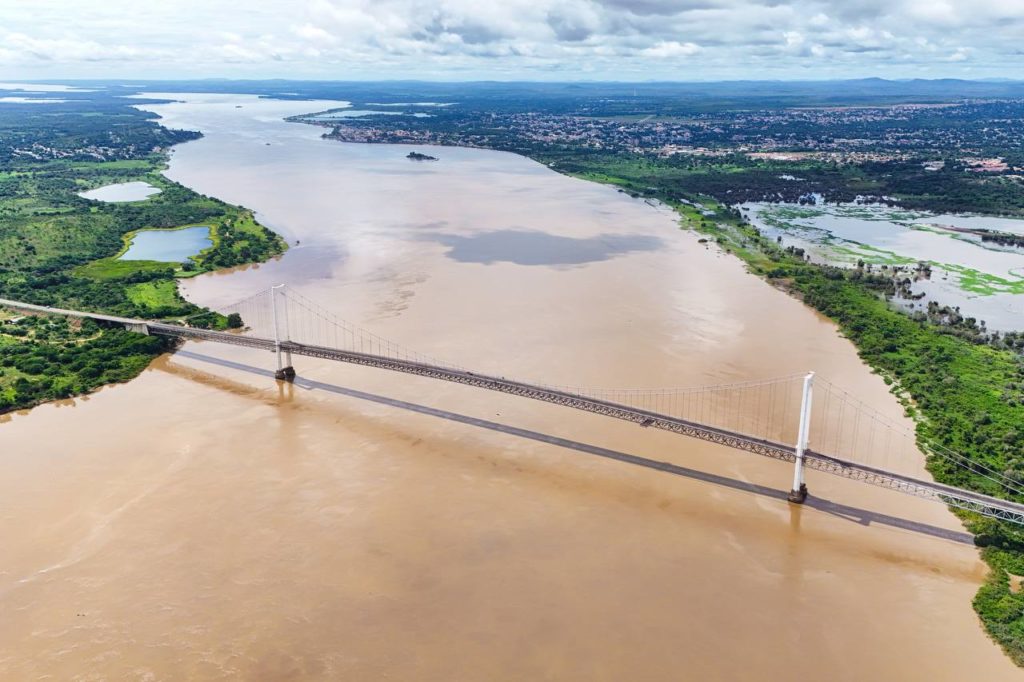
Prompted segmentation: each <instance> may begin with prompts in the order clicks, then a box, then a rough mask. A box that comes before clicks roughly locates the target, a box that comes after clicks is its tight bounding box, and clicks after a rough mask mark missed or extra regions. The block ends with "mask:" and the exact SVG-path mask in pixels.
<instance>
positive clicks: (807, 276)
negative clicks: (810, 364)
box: [556, 167, 1024, 666]
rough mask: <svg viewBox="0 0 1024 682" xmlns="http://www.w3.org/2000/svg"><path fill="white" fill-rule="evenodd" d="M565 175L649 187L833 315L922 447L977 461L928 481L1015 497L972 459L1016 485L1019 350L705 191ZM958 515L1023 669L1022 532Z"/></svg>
mask: <svg viewBox="0 0 1024 682" xmlns="http://www.w3.org/2000/svg"><path fill="white" fill-rule="evenodd" d="M556 170H557V167H556ZM572 175H574V176H576V177H581V178H583V179H588V180H591V181H597V182H604V183H606V184H611V185H615V186H618V187H620V188H623V190H624V191H628V192H631V193H635V194H636V195H637V196H644V195H647V196H651V195H653V196H655V197H656V198H658V200H659V201H662V202H665V203H666V204H668V205H670V206H672V207H673V209H674V210H676V211H677V212H678V214H679V216H680V221H681V224H682V225H683V227H684V228H686V229H692V230H695V231H697V232H700V233H702V234H706V235H708V237H710V238H711V239H712V240H713V241H714V242H715V243H716V244H717V246H718V248H720V249H722V250H723V251H724V252H725V253H729V254H732V255H734V256H736V257H738V258H740V259H741V260H742V261H743V262H744V263H746V265H747V267H748V268H749V269H750V271H751V272H753V273H755V274H757V275H758V276H760V277H762V278H764V279H765V280H766V281H768V282H769V283H771V284H772V285H774V286H776V287H778V288H780V289H782V290H784V291H787V292H789V293H790V294H792V295H794V296H796V297H797V298H799V299H800V300H802V301H803V302H804V303H805V304H807V305H809V306H811V307H812V308H814V309H816V310H818V311H820V312H822V313H824V314H825V315H827V316H828V317H829V318H831V319H832V320H834V321H835V322H836V323H837V324H839V326H840V328H841V329H842V331H843V333H844V334H845V335H846V337H847V338H849V339H850V340H851V341H853V343H854V344H855V345H856V346H857V349H858V352H859V354H860V356H861V357H862V358H863V359H864V361H865V362H866V363H868V365H869V366H870V367H872V368H873V369H874V370H875V371H877V372H879V373H880V374H882V375H883V376H885V377H887V383H888V382H891V383H892V391H893V393H895V394H897V395H899V396H901V398H902V399H903V401H904V404H905V405H906V408H907V413H908V414H909V415H911V416H912V417H914V419H915V422H916V424H917V431H918V439H919V445H920V447H921V449H922V451H923V452H926V453H927V452H929V450H930V448H932V447H935V446H938V447H942V448H948V449H950V450H953V451H955V452H958V453H959V454H961V455H963V456H965V457H967V458H968V459H970V460H971V461H974V462H977V463H978V464H979V465H980V466H979V468H978V469H977V470H976V471H974V472H968V471H966V470H965V469H962V468H959V467H953V466H951V465H949V464H948V461H947V460H944V459H941V458H936V457H929V458H928V470H929V471H930V472H931V474H932V475H933V476H934V478H935V479H936V480H937V481H939V482H941V483H947V484H951V485H956V486H961V487H966V488H968V489H973V490H977V491H979V492H984V493H987V494H990V495H996V496H1000V497H1006V498H1008V499H1014V500H1017V501H1021V499H1022V496H1021V494H1019V493H1018V492H1017V490H1019V489H1020V488H1017V489H1008V488H1007V487H1005V486H1002V485H998V484H996V483H995V482H994V481H993V480H992V479H991V478H989V477H987V476H986V473H985V470H983V469H982V468H981V467H982V466H983V467H986V468H987V469H989V470H992V471H996V472H999V473H1001V474H1004V475H1006V476H1008V477H1009V479H1010V480H1011V481H1013V482H1014V483H1016V484H1018V485H1021V486H1024V426H1022V425H1024V359H1022V356H1021V355H1020V354H1019V353H1018V352H1016V351H1014V350H1009V349H1006V348H998V347H992V345H990V344H989V343H986V342H984V341H979V340H978V339H977V338H971V337H967V336H965V335H963V334H957V333H956V332H957V330H956V329H950V328H947V327H944V326H942V325H936V324H931V323H929V322H928V321H927V320H925V321H922V320H914V319H911V317H910V316H908V315H907V314H906V313H904V312H902V311H899V310H896V309H894V308H893V306H891V305H890V304H889V303H888V302H887V301H886V299H885V296H884V293H883V292H884V291H885V290H886V287H885V285H886V283H887V281H888V278H886V277H881V278H878V279H872V278H871V277H866V276H865V274H864V271H863V269H860V268H839V267H831V266H827V265H818V264H814V263H811V262H809V260H808V259H806V258H805V257H804V254H803V252H802V251H800V250H797V249H793V248H788V249H787V248H784V247H783V246H781V245H780V243H779V242H777V241H775V240H771V239H767V238H766V237H765V236H764V235H762V233H761V232H760V231H759V230H757V229H756V228H755V227H753V226H752V225H750V223H749V222H747V221H746V220H745V219H744V218H742V217H741V216H740V214H739V213H738V212H734V211H732V210H731V209H728V208H726V207H725V206H722V205H721V204H719V203H718V202H716V201H714V200H712V199H710V198H707V197H694V201H692V202H688V203H681V202H679V201H674V200H673V199H672V198H671V197H669V196H667V195H666V194H665V193H663V192H662V191H661V189H662V188H659V187H657V186H656V185H653V186H652V185H647V186H645V187H643V188H641V187H638V186H637V184H636V183H635V182H633V181H631V180H630V179H628V178H616V177H613V176H607V175H604V174H598V173H588V172H578V173H573V174H572ZM647 182H650V179H647ZM957 515H958V516H959V517H960V518H961V519H962V520H963V521H964V523H965V525H966V526H967V528H968V529H969V530H970V531H971V532H972V533H974V535H975V537H976V543H977V544H978V546H980V547H982V548H983V551H982V557H983V558H984V559H985V561H986V563H987V564H988V565H989V568H990V573H989V576H988V579H987V581H986V583H985V585H983V586H982V587H981V589H980V590H979V591H978V594H977V595H976V597H975V599H974V606H975V610H976V611H977V613H978V616H979V618H980V619H981V622H982V623H983V624H984V627H985V629H986V631H987V632H988V633H989V635H990V636H991V637H992V638H993V639H994V640H995V641H997V642H998V643H999V644H1000V645H1001V646H1002V647H1003V649H1004V650H1005V651H1006V653H1007V654H1008V655H1009V656H1010V658H1012V659H1013V660H1014V662H1015V663H1017V664H1018V665H1021V666H1024V593H1022V592H1021V591H1019V590H1013V589H1011V583H1012V580H1011V578H1012V577H1016V576H1020V575H1024V533H1021V531H1020V530H1019V529H1017V528H1016V527H1015V526H1012V525H1011V524H1006V523H1001V522H997V521H994V520H992V519H987V518H982V517H980V516H977V515H973V514H969V513H964V512H957Z"/></svg>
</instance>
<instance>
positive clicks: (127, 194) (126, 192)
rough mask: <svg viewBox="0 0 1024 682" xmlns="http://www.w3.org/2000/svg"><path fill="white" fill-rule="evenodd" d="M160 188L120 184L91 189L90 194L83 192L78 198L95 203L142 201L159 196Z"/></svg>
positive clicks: (135, 183) (146, 185) (133, 183)
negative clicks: (155, 195)
mask: <svg viewBox="0 0 1024 682" xmlns="http://www.w3.org/2000/svg"><path fill="white" fill-rule="evenodd" d="M159 193H160V188H158V187H154V186H153V185H151V184H149V183H148V182H119V183H117V184H114V185H104V186H103V187H97V188H96V189H91V190H89V191H88V192H81V193H79V195H78V196H80V197H82V198H83V199H92V200H93V201H110V202H115V201H142V200H143V199H148V198H149V197H151V196H153V195H154V194H159Z"/></svg>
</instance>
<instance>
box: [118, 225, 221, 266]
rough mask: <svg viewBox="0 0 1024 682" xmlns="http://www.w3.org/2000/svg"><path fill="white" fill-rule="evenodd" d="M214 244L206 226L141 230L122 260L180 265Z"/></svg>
mask: <svg viewBox="0 0 1024 682" xmlns="http://www.w3.org/2000/svg"><path fill="white" fill-rule="evenodd" d="M212 244H213V241H212V240H211V239H210V228H209V227H207V226H204V225H199V226H196V227H186V228H183V229H180V230H140V231H139V232H136V233H135V235H134V236H133V237H132V241H131V244H129V245H128V250H127V251H125V252H124V253H123V254H121V256H120V260H156V261H163V262H167V263H180V262H182V261H184V260H185V259H186V258H188V257H189V256H194V255H196V254H197V253H199V252H200V251H202V250H203V249H206V248H209V247H210V246H211V245H212Z"/></svg>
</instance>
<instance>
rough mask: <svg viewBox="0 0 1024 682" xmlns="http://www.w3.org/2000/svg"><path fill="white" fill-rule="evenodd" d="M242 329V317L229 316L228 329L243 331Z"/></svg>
mask: <svg viewBox="0 0 1024 682" xmlns="http://www.w3.org/2000/svg"><path fill="white" fill-rule="evenodd" d="M241 328H242V316H241V315H239V314H238V313H231V314H230V315H228V329H241Z"/></svg>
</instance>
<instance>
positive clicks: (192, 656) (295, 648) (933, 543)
mask: <svg viewBox="0 0 1024 682" xmlns="http://www.w3.org/2000/svg"><path fill="white" fill-rule="evenodd" d="M189 99H190V102H189V103H183V104H171V105H164V106H160V107H157V110H158V111H159V112H160V113H161V114H162V115H163V116H165V118H166V122H167V123H168V125H171V126H176V127H177V126H181V127H193V128H201V129H202V130H204V132H206V133H207V136H206V137H205V138H204V139H203V140H200V141H197V142H193V143H189V144H186V145H183V146H182V147H180V148H178V150H177V151H176V152H175V154H174V159H173V162H172V164H171V168H170V171H169V174H170V175H171V177H173V178H174V179H177V180H179V181H182V182H185V183H186V184H188V185H190V186H192V187H194V188H196V189H197V190H199V191H201V192H204V193H207V194H213V195H217V196H220V197H223V198H224V199H226V200H228V201H232V202H237V203H241V204H244V205H246V206H249V207H252V208H254V209H256V210H257V211H258V212H259V215H260V217H261V219H262V220H264V222H266V223H267V224H269V225H272V226H273V227H274V228H275V229H277V230H279V231H280V232H281V233H282V234H284V235H286V236H287V237H288V239H289V241H291V242H293V243H294V242H295V241H296V240H299V241H300V242H301V243H300V244H299V245H298V246H296V247H294V248H293V249H292V250H291V251H289V253H288V254H287V255H286V256H285V257H284V258H282V259H281V260H279V261H277V262H275V263H271V264H267V265H264V266H261V267H258V268H248V269H243V270H240V271H237V272H234V273H230V274H222V275H211V276H207V277H202V278H198V279H196V280H192V281H190V282H189V283H188V284H187V285H186V287H185V290H186V292H187V294H188V295H189V296H190V297H192V298H193V299H194V300H196V301H199V302H202V303H207V304H211V305H212V304H219V303H226V302H229V301H232V300H235V299H238V298H241V297H242V296H244V295H246V294H248V293H250V292H252V291H254V290H257V289H259V288H261V287H263V286H265V285H267V284H269V283H276V282H278V281H284V282H288V283H289V284H291V285H294V286H296V287H298V288H300V289H301V291H302V292H303V293H304V294H305V295H307V296H309V297H310V298H315V299H316V300H318V301H320V302H321V303H323V304H324V305H327V306H329V307H331V308H333V309H335V310H336V311H337V312H338V313H339V314H340V315H342V316H344V317H346V318H348V319H351V320H355V321H357V322H359V323H361V324H363V325H365V326H367V327H370V328H372V329H374V330H376V331H378V332H380V333H382V334H383V335H385V336H388V337H391V338H394V339H396V340H400V341H402V342H403V343H405V344H406V345H409V346H411V347H413V348H415V349H417V350H420V351H423V352H428V353H431V354H433V355H436V356H440V357H444V358H452V359H454V360H456V361H458V362H460V363H461V364H464V365H468V366H473V367H479V368H480V369H482V370H491V371H499V372H500V373H502V374H505V375H508V376H517V377H524V378H541V379H544V380H546V381H548V382H550V383H563V384H586V385H603V386H670V385H693V384H703V383H721V382H724V381H730V380H740V379H751V378H761V377H769V376H776V375H783V374H788V373H790V372H795V371H803V370H806V369H808V368H814V369H816V370H818V371H819V372H821V373H822V374H824V375H826V376H827V377H828V378H829V379H830V380H832V381H834V382H835V383H837V384H841V385H843V386H844V387H846V388H847V390H849V391H851V392H853V393H854V394H855V395H857V396H858V397H859V398H861V399H863V400H865V401H868V402H870V403H871V404H872V405H874V406H875V407H877V408H879V409H881V410H884V411H886V412H888V413H889V414H890V415H892V416H893V417H898V416H899V408H898V405H896V404H895V402H894V401H893V399H892V398H891V396H889V394H888V393H887V392H886V388H885V386H884V384H883V382H882V381H881V380H880V379H879V378H878V377H876V376H873V375H871V374H870V373H869V372H868V371H867V370H866V369H865V368H864V367H863V366H862V365H861V364H860V362H859V361H858V359H857V357H856V354H855V352H854V349H853V348H852V347H851V346H850V344H849V343H847V342H846V341H845V340H843V339H842V338H840V337H839V336H838V334H837V333H836V330H835V329H834V327H833V326H831V325H830V324H829V323H827V322H826V321H824V320H822V319H821V318H819V317H817V316H816V315H814V314H813V313H812V312H810V311H809V310H807V309H805V308H804V307H803V306H802V305H801V304H799V303H798V302H796V301H794V300H792V299H790V298H788V297H787V296H785V295H784V294H781V293H779V292H777V291H775V290H773V289H771V288H770V287H768V286H766V285H765V284H763V283H762V282H761V281H760V280H758V279H756V278H755V277H753V276H751V275H749V274H747V273H745V272H744V271H743V269H742V267H741V266H740V265H739V264H738V263H737V262H736V261H734V260H733V259H731V258H730V257H728V256H724V255H721V254H718V253H717V252H715V251H714V250H712V249H708V248H706V247H705V246H703V245H700V244H698V243H697V241H696V239H695V238H694V237H693V236H692V235H689V234H686V233H683V232H680V231H678V230H677V229H675V226H674V222H673V220H672V217H671V216H670V215H667V214H665V213H662V212H659V211H658V210H656V209H654V208H651V207H649V206H646V205H645V204H643V203H639V202H634V201H632V200H629V199H628V198H626V197H624V196H623V195H621V194H618V193H616V192H614V191H613V190H610V189H608V188H604V187H599V186H596V185H591V184H587V183H583V182H579V181H575V180H571V179H567V178H564V177H561V176H559V175H557V174H555V173H552V172H550V171H548V170H547V169H545V168H543V167H541V166H538V165H536V164H534V163H531V162H529V161H527V160H524V159H522V158H518V157H515V156H510V155H505V154H496V153H490V152H482V151H472V150H454V149H437V150H430V153H432V154H433V155H435V156H439V157H440V158H441V160H440V161H438V162H437V163H432V164H429V165H426V164H414V163H412V162H409V161H408V160H406V159H405V158H404V156H405V154H406V153H407V152H408V149H407V148H401V147H388V146H354V145H342V144H337V143H332V142H326V141H322V140H320V139H318V134H319V131H318V130H316V129H314V128H309V127H304V126H301V125H297V124H286V123H283V122H280V121H279V119H280V117H282V116H285V115H290V114H295V113H301V112H303V111H309V110H314V109H316V108H318V107H319V108H328V106H329V103H324V105H323V106H320V105H319V104H318V103H312V104H310V103H294V102H292V103H282V102H272V101H260V100H257V99H255V98H247V97H243V98H238V97H233V98H226V97H225V98H217V97H210V96H203V97H196V98H191V97H190V98H189ZM236 104H242V105H243V106H242V107H241V108H236ZM268 142H269V143H270V144H267V143H268ZM271 362H272V357H271V356H270V355H269V354H265V353H257V352H252V351H245V350H237V349H229V348H224V347H218V346H212V345H209V344H188V345H187V346H186V347H185V348H184V350H183V352H181V353H178V354H177V355H175V356H172V357H166V358H162V359H160V360H159V361H158V362H156V363H154V365H153V366H152V367H151V368H150V370H149V371H147V372H146V373H144V374H143V375H142V376H141V377H140V378H139V379H137V380H135V381H133V382H131V383H130V384H128V385H125V386H120V387H115V388H110V389H106V390H103V391H100V392H99V393H97V394H95V395H93V396H91V397H89V398H87V399H83V400H79V401H75V402H73V403H68V404H64V405H49V406H44V407H41V408H38V409H36V410H33V411H32V412H31V413H29V414H27V415H16V416H14V417H13V418H12V419H10V420H9V421H7V422H6V423H3V424H0V442H2V447H0V467H2V469H0V470H2V472H3V475H2V476H0V537H3V539H4V552H3V554H2V555H0V614H2V615H0V678H3V679H41V678H43V677H44V676H45V675H50V676H52V677H53V678H56V679H74V678H76V677H77V678H80V679H233V678H243V679H265V680H281V679H303V680H305V679H353V680H362V679H382V678H385V677H387V678H391V679H405V680H471V679H473V680H479V679H487V680H501V679H507V680H522V679H560V680H565V679H591V680H622V679H638V680H678V679H702V680H766V679H771V680H776V679H818V678H821V679H832V680H864V679H878V680H908V679H928V680H944V679H984V680H1009V679H1019V678H1021V677H1024V676H1022V675H1021V674H1020V673H1019V672H1018V671H1017V669H1015V668H1014V667H1013V666H1012V665H1011V664H1010V663H1009V661H1008V660H1007V659H1006V658H1005V657H1004V656H1003V655H1002V654H1001V653H1000V651H999V650H998V648H996V647H995V646H994V645H992V644H991V643H990V642H989V641H988V640H987V639H986V637H985V636H984V634H983V633H982V631H981V629H980V627H979V626H978V624H977V621H976V618H975V616H974V614H973V612H972V610H971V607H970V599H971V597H972V595H973V593H974V592H975V590H976V589H977V586H978V585H979V583H980V581H981V580H982V578H983V575H984V570H983V566H982V565H981V564H980V563H979V561H978V559H977V554H976V551H975V550H974V549H972V548H971V547H969V546H967V545H964V544H962V543H960V542H957V541H956V540H955V536H953V537H954V539H950V538H949V537H945V536H944V534H945V532H946V531H956V530H958V526H957V524H956V523H955V521H954V519H953V518H952V516H951V515H949V513H948V512H946V511H945V510H944V509H942V508H941V507H938V506H937V505H933V504H930V503H927V502H923V501H918V500H914V499H911V498H905V497H902V496H898V495H896V494H893V493H888V492H885V491H880V490H875V489H871V488H868V487H865V486H860V485H858V484H854V483H850V482H846V481H843V480H838V479H833V478H830V477H827V476H823V475H816V474H815V473H813V472H812V473H811V474H809V484H810V488H811V491H812V493H813V494H814V495H815V496H816V498H818V499H819V500H824V502H819V503H818V504H816V505H815V506H814V507H811V506H808V507H803V508H793V507H791V506H789V505H787V504H786V503H785V502H784V501H783V500H781V499H779V497H778V495H777V494H776V492H775V491H781V490H784V489H786V488H787V487H788V482H789V477H790V471H789V470H788V469H787V468H786V467H785V466H784V465H781V464H778V463H775V462H771V461H765V460H762V459H760V458H756V457H753V456H751V455H746V454H743V453H738V452H733V451H730V450H726V449H722V448H719V447H716V446H713V445H710V444H705V443H700V442H695V441H690V440H685V439H681V438H679V437H674V436H671V435H669V434H666V433H655V432H651V431H649V430H644V429H639V428H637V427H635V426H631V425H628V424H620V423H616V422H613V421H611V420H607V419H604V418H601V417H597V416H594V415H587V414H577V413H574V412H570V411H566V410H564V409H561V408H558V407H555V406H549V405H545V404H540V403H532V402H529V401H525V400H523V399H516V398H513V397H509V396H501V395H491V394H486V393H482V392H480V391H477V390H475V389H470V388H467V387H461V386H454V385H447V384H440V383H436V382H431V381H428V380H424V379H418V378H409V377H404V376H394V375H388V374H385V373H382V372H379V371H373V370H367V369H362V368H354V367H348V366H342V365H337V364H332V363H328V362H321V361H316V360H309V359H300V360H299V362H298V371H299V373H300V381H299V382H297V383H296V385H294V386H278V385H276V384H275V383H273V382H272V381H271V380H269V379H268V378H267V376H266V374H265V372H266V370H267V369H269V368H270V366H271ZM618 453H626V454H632V455H639V456H642V457H647V458H651V459H655V460H664V461H670V462H673V463H676V464H678V465H679V466H680V468H679V469H677V470H676V472H675V473H667V472H662V471H656V470H652V469H648V468H644V467H640V466H636V465H631V464H626V463H623V462H621V461H615V460H614V457H615V456H616V455H617V454H618ZM600 455H604V456H600ZM907 521H912V522H914V524H916V525H912V524H908V523H906V522H907Z"/></svg>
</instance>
